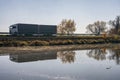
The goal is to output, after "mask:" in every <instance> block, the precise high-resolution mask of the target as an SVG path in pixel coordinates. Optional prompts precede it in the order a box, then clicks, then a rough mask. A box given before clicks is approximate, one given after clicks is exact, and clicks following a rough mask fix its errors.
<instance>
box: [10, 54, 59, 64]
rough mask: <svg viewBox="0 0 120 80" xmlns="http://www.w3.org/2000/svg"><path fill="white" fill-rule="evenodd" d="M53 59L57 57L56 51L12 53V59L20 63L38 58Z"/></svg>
mask: <svg viewBox="0 0 120 80" xmlns="http://www.w3.org/2000/svg"><path fill="white" fill-rule="evenodd" d="M51 59H57V53H56V52H41V53H26V54H10V60H11V61H14V62H18V63H20V62H31V61H38V60H51Z"/></svg>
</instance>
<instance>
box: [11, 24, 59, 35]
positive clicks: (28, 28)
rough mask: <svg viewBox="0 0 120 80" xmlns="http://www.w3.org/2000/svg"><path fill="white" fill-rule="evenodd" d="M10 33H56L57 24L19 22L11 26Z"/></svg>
mask: <svg viewBox="0 0 120 80" xmlns="http://www.w3.org/2000/svg"><path fill="white" fill-rule="evenodd" d="M9 33H10V35H22V36H26V35H32V36H40V35H42V36H43V35H56V34H57V26H56V25H38V24H24V23H17V24H13V25H11V26H10V27H9Z"/></svg>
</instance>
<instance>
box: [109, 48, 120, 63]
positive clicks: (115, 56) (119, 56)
mask: <svg viewBox="0 0 120 80" xmlns="http://www.w3.org/2000/svg"><path fill="white" fill-rule="evenodd" d="M110 53H111V55H110V56H109V57H108V58H109V59H110V60H115V61H116V64H120V50H119V49H112V50H110Z"/></svg>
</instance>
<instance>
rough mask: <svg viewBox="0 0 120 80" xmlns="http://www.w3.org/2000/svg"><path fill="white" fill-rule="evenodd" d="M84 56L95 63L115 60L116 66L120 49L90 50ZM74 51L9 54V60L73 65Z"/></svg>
mask: <svg viewBox="0 0 120 80" xmlns="http://www.w3.org/2000/svg"><path fill="white" fill-rule="evenodd" d="M86 51H87V53H86V55H87V56H88V57H89V58H93V59H95V60H97V61H103V60H115V62H116V64H120V49H106V48H103V49H91V50H86ZM75 55H76V51H58V52H57V51H51V52H40V53H27V54H10V60H11V61H14V62H18V63H22V62H32V61H38V60H52V59H60V60H61V62H62V63H74V62H75V59H76V58H75Z"/></svg>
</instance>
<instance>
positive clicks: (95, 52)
mask: <svg viewBox="0 0 120 80" xmlns="http://www.w3.org/2000/svg"><path fill="white" fill-rule="evenodd" d="M108 51H109V52H107V51H106V49H105V48H104V49H92V50H90V51H88V52H87V55H88V56H89V57H92V58H94V59H96V60H106V59H109V60H115V61H116V64H120V49H110V50H108Z"/></svg>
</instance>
